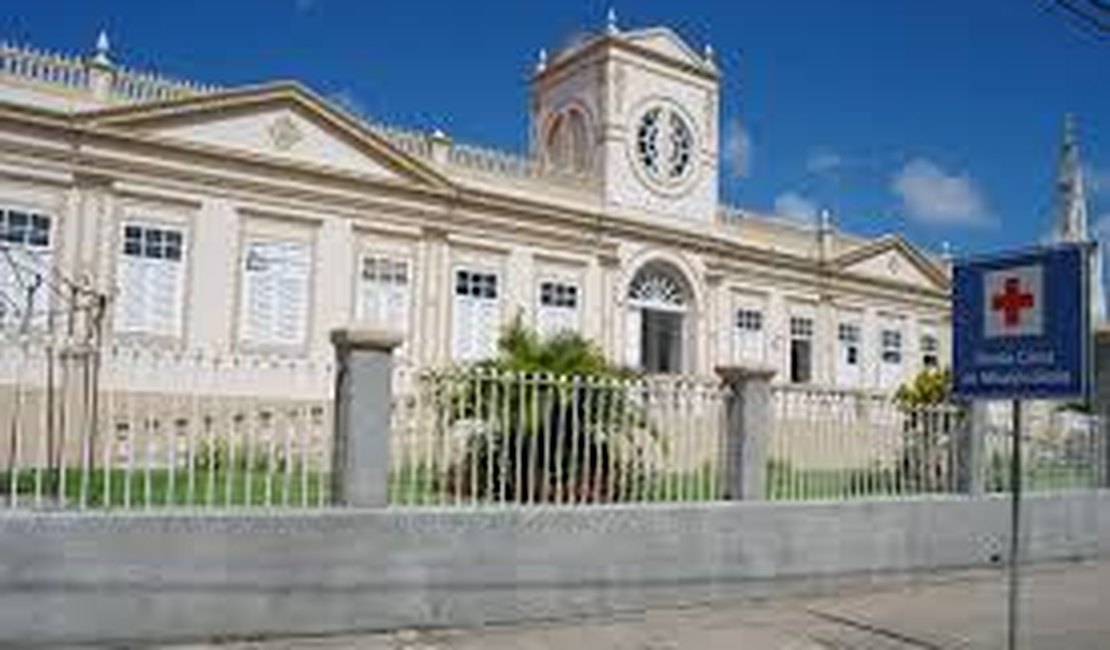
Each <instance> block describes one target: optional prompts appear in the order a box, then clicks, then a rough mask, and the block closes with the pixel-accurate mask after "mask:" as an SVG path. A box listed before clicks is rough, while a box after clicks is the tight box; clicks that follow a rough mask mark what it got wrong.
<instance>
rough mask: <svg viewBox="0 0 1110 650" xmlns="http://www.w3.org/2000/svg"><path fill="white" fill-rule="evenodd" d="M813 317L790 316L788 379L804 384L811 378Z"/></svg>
mask: <svg viewBox="0 0 1110 650" xmlns="http://www.w3.org/2000/svg"><path fill="white" fill-rule="evenodd" d="M812 357H813V319H812V318H806V317H801V316H792V317H791V318H790V381H791V382H792V383H795V384H804V383H808V382H810V381H812V380H813V358H812Z"/></svg>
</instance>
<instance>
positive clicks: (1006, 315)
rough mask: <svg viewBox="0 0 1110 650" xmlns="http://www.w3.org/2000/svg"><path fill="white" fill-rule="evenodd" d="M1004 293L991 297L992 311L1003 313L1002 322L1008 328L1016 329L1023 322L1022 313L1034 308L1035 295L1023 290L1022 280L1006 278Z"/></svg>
mask: <svg viewBox="0 0 1110 650" xmlns="http://www.w3.org/2000/svg"><path fill="white" fill-rule="evenodd" d="M1003 287H1004V289H1003V290H1002V293H996V294H994V295H993V296H991V309H993V310H995V311H1000V312H1002V322H1003V324H1004V325H1005V326H1006V327H1014V326H1016V325H1017V324H1018V323H1019V322H1020V321H1021V312H1022V311H1023V310H1025V309H1031V308H1032V307H1033V294H1031V293H1029V292H1028V291H1022V290H1021V280H1020V279H1018V278H1006V282H1005V283H1004V284H1003Z"/></svg>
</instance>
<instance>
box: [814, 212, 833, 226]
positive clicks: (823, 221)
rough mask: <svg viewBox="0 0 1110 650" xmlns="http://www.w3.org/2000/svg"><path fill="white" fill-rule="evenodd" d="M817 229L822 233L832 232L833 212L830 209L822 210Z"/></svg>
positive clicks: (818, 217) (818, 216)
mask: <svg viewBox="0 0 1110 650" xmlns="http://www.w3.org/2000/svg"><path fill="white" fill-rule="evenodd" d="M817 227H818V228H819V229H820V230H821V231H822V232H830V231H831V230H832V212H830V211H829V209H828V208H821V212H820V213H819V214H818V215H817Z"/></svg>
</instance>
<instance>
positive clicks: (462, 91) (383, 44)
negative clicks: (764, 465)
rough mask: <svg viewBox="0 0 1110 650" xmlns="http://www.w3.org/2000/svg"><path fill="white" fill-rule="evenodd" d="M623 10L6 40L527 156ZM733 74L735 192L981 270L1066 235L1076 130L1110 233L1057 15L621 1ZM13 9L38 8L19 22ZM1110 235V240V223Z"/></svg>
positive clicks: (1093, 57)
mask: <svg viewBox="0 0 1110 650" xmlns="http://www.w3.org/2000/svg"><path fill="white" fill-rule="evenodd" d="M608 7H609V3H608V2H601V1H598V0H582V1H573V0H558V1H556V0H543V1H531V2H519V1H517V2H509V1H499V2H494V1H492V0H472V1H470V2H457V1H456V2H448V1H431V0H424V1H420V2H417V1H411V0H410V1H409V2H395V1H391V0H378V1H376V2H362V1H356V0H231V1H228V0H223V1H221V2H215V1H212V0H190V1H188V2H183V1H178V2H172V3H171V2H150V1H148V0H129V1H128V0H117V1H114V2H113V1H107V0H69V1H61V0H38V1H36V2H20V3H17V4H13V5H12V6H11V7H9V11H8V12H5V13H6V14H7V15H5V16H3V17H0V37H3V38H6V39H8V40H16V41H19V42H25V43H30V44H33V45H36V46H38V47H42V48H48V49H55V50H64V51H71V52H72V51H84V50H87V49H88V48H89V47H91V44H92V42H93V40H94V38H95V35H96V32H97V30H99V29H100V28H102V27H103V28H106V29H107V30H108V31H109V34H110V36H111V37H112V41H113V50H114V55H115V58H116V60H118V61H120V62H122V63H125V64H127V65H130V66H133V67H139V68H154V69H157V70H160V71H162V72H164V73H167V74H171V75H175V76H180V77H187V78H192V79H196V80H199V81H206V82H211V83H219V84H236V83H243V82H255V81H264V80H270V79H275V78H295V79H298V80H301V81H302V82H304V83H307V84H308V85H310V86H311V87H313V88H315V89H316V90H317V91H318V92H320V93H322V94H324V95H328V96H332V97H337V98H342V99H343V101H345V102H348V103H350V104H352V105H355V106H358V107H359V108H360V109H361V110H363V111H364V112H366V113H367V114H368V115H370V116H371V117H373V118H375V119H378V120H382V121H387V122H393V123H397V124H400V125H404V126H409V127H415V128H434V127H440V128H443V129H444V130H446V131H448V132H450V133H451V134H452V135H453V136H455V138H456V139H458V140H462V141H472V142H476V143H480V144H485V145H487V146H494V147H499V148H508V149H515V150H522V149H523V148H524V144H525V142H526V101H527V75H528V73H529V71H530V70H531V67H532V65H533V64H534V61H535V57H536V52H537V50H538V49H539V48H541V47H546V48H548V49H549V50H554V49H557V48H558V47H559V46H560V44H562V43H565V42H567V41H568V40H569V39H571V38H573V37H574V36H575V35H576V34H579V33H581V32H582V31H587V30H596V29H600V28H601V27H602V26H603V24H604V19H605V13H606V10H607V8H608ZM615 8H616V11H617V14H618V16H619V21H620V23H621V25H622V26H625V27H642V26H647V25H656V24H662V25H668V26H671V27H673V28H674V29H676V31H678V32H679V33H680V34H681V35H682V36H684V37H685V38H686V39H687V40H688V41H690V42H691V44H692V45H694V46H695V47H696V48H698V49H700V48H701V47H702V45H704V44H705V43H707V42H708V43H711V44H712V45H713V47H714V49H715V50H716V52H717V57H718V63H719V65H720V66H721V68H722V70H723V72H724V82H723V84H724V85H723V87H722V115H721V120H722V131H723V134H724V139H723V141H722V149H723V158H724V160H723V162H722V187H721V191H722V195H723V198H724V199H725V200H727V201H728V202H730V203H735V204H739V205H741V206H744V207H751V208H755V209H759V210H768V211H769V210H772V209H773V208H775V206H778V208H779V209H781V210H785V211H789V212H792V213H796V214H801V215H804V214H805V213H806V212H807V211H810V210H812V209H813V208H814V206H825V207H828V208H829V209H831V210H832V211H833V213H834V215H835V218H836V220H837V221H838V222H839V223H840V224H841V225H842V226H843V227H845V228H847V229H850V230H854V231H859V232H864V233H880V232H889V231H898V232H903V233H906V234H907V235H908V236H909V237H910V238H911V239H913V240H914V241H916V242H919V243H921V244H923V245H926V246H928V247H932V248H937V247H939V245H940V242H942V241H950V242H951V243H952V244H953V245H954V246H955V248H956V250H957V252H961V253H969V252H978V251H986V250H991V249H996V248H1000V247H1004V246H1011V245H1022V244H1027V243H1030V242H1034V241H1037V240H1038V239H1040V238H1041V237H1042V236H1044V235H1045V233H1047V232H1048V230H1049V229H1050V227H1051V213H1052V205H1053V204H1052V201H1053V196H1052V193H1053V178H1054V173H1055V166H1056V155H1057V148H1058V144H1059V139H1060V131H1061V122H1062V119H1063V115H1064V114H1065V113H1066V112H1072V113H1074V114H1075V116H1076V118H1077V120H1078V123H1079V127H1080V135H1081V144H1082V148H1083V155H1084V159H1085V162H1086V163H1087V165H1088V167H1089V168H1090V170H1089V171H1090V175H1091V178H1089V179H1088V180H1089V186H1094V187H1089V189H1092V194H1093V196H1092V201H1091V216H1092V222H1096V221H1098V219H1100V218H1105V219H1106V222H1105V223H1106V224H1107V225H1110V40H1105V39H1104V40H1102V41H1098V40H1097V39H1095V38H1093V37H1091V36H1089V35H1086V34H1084V33H1082V32H1080V31H1079V30H1077V29H1075V28H1073V27H1071V26H1069V25H1068V24H1067V22H1066V21H1065V20H1064V19H1063V17H1061V16H1059V15H1056V14H1053V13H1051V12H1049V11H1046V9H1045V2H1044V0H974V1H969V0H937V1H935V2H920V1H913V0H851V1H850V2H849V1H843V2H829V1H828V0H795V1H794V2H716V1H711V0H682V1H677V0H669V1H664V0H638V1H637V2H634V3H633V2H628V1H625V2H616V3H615ZM11 9H16V10H15V11H12V10H11ZM1107 230H1108V231H1110V228H1107Z"/></svg>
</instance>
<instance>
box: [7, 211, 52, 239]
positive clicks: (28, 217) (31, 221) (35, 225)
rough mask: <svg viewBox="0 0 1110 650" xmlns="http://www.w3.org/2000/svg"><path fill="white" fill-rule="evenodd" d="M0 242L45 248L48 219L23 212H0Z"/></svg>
mask: <svg viewBox="0 0 1110 650" xmlns="http://www.w3.org/2000/svg"><path fill="white" fill-rule="evenodd" d="M0 242H4V243H7V244H21V245H23V246H29V247H33V248H47V247H48V246H50V217H48V216H46V215H43V214H37V213H32V212H27V211H24V210H0Z"/></svg>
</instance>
